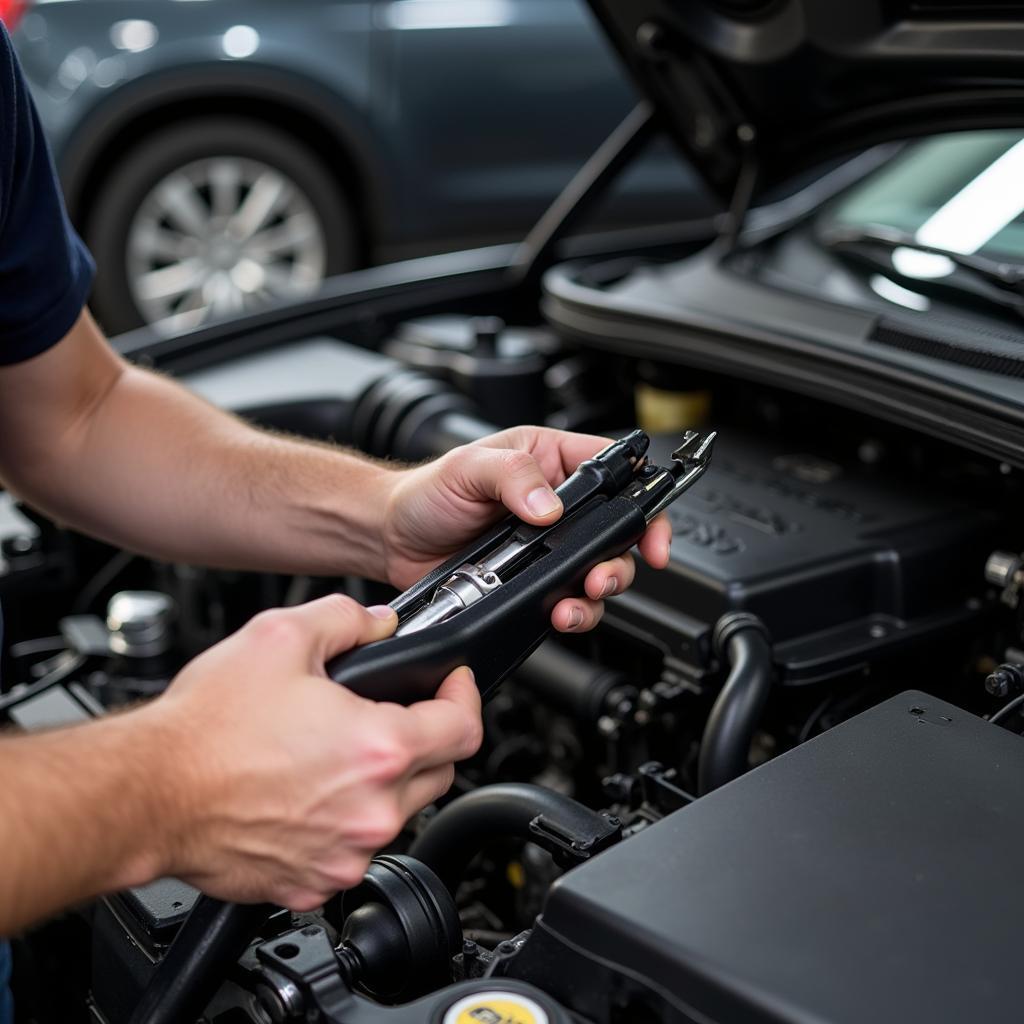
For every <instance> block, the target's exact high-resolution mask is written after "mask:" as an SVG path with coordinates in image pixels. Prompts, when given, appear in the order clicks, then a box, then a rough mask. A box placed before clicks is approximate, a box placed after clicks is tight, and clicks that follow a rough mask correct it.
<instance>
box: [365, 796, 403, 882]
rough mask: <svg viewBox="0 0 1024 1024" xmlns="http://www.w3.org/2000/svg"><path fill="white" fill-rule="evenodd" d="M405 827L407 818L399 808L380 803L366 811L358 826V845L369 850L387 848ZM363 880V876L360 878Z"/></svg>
mask: <svg viewBox="0 0 1024 1024" xmlns="http://www.w3.org/2000/svg"><path fill="white" fill-rule="evenodd" d="M404 825H405V818H404V817H403V816H402V815H401V813H400V812H399V810H398V807H397V806H395V805H393V804H391V803H390V802H388V803H378V805H377V806H376V807H374V808H373V810H368V811H366V812H365V813H364V814H363V816H362V819H361V820H360V821H359V822H358V824H357V825H356V827H355V829H354V831H355V833H356V840H357V844H358V845H359V846H360V847H366V848H368V849H374V850H376V849H379V848H380V847H382V846H387V844H388V843H390V842H391V840H392V839H394V838H395V837H396V836H397V835H398V834H399V832H401V831H402V827H403V826H404ZM359 877H360V878H362V874H360V876H359Z"/></svg>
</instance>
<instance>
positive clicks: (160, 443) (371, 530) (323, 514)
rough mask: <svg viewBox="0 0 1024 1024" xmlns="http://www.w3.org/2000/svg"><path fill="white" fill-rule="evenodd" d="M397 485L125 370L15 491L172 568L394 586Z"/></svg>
mask: <svg viewBox="0 0 1024 1024" xmlns="http://www.w3.org/2000/svg"><path fill="white" fill-rule="evenodd" d="M394 475H395V472H394V470H392V469H388V468H386V467H384V466H382V465H380V464H378V463H374V462H371V461H368V460H365V459H363V458H360V457H358V456H355V455H352V454H350V453H347V452H344V451H343V450H341V449H335V448H329V447H327V446H324V445H316V444H309V443H305V442H301V441H293V440H289V439H286V438H280V437H275V436H272V435H269V434H266V433H263V432H260V431H258V430H255V429H254V428H252V427H250V426H248V425H246V424H244V423H242V422H241V421H240V420H238V419H236V418H235V417H233V416H230V415H228V414H227V413H224V412H222V411H221V410H219V409H216V408H213V407H212V406H210V405H208V404H207V403H206V402H204V401H202V400H201V399H199V398H197V397H196V396H195V395H192V394H191V393H189V392H187V391H185V390H184V389H183V388H181V387H179V386H178V385H177V384H175V383H174V382H172V381H170V380H167V379H166V378H162V377H159V376H157V375H155V374H151V373H148V372H146V371H143V370H139V369H135V368H124V369H123V370H122V371H121V372H120V373H119V374H117V376H116V380H114V381H113V383H112V384H111V386H110V387H109V388H108V389H107V391H106V392H105V394H104V395H103V398H102V400H101V401H98V402H97V403H96V404H95V406H94V407H93V408H92V409H91V410H90V411H89V413H88V415H87V416H84V417H82V419H81V422H80V423H79V424H78V426H77V428H76V430H75V431H73V432H70V433H69V434H67V435H65V437H64V440H63V443H62V444H60V445H53V446H51V447H50V448H49V449H48V451H47V452H46V455H45V458H42V459H40V458H38V457H37V458H35V459H34V460H32V463H31V471H30V472H24V473H20V474H17V478H15V479H12V480H11V484H12V485H13V486H14V488H15V489H16V490H17V491H18V492H19V493H20V494H22V496H23V497H25V498H26V499H27V500H29V501H30V502H31V503H33V504H35V505H38V506H39V507H40V508H41V509H42V510H43V511H44V512H46V513H47V514H49V515H51V516H54V517H55V518H57V519H59V520H60V521H62V522H65V523H67V524H68V525H71V526H74V527H75V528H76V529H79V530H82V531H83V532H85V533H89V534H91V535H93V536H97V537H100V538H102V539H104V540H107V541H109V542H111V543H113V544H117V545H119V546H122V547H126V548H130V549H132V550H136V551H140V552H143V553H146V554H149V555H152V556H155V557H158V558H163V559H166V560H168V561H184V562H193V563H200V564H204V565H213V566H218V567H222V568H239V569H260V570H266V571H279V572H302V573H320V574H337V573H344V572H352V573H357V574H359V575H365V576H370V577H376V578H381V577H383V574H384V569H383V557H382V552H381V549H380V530H379V527H380V518H381V513H382V508H383V506H384V504H385V503H386V500H387V494H388V491H389V487H390V481H391V479H392V478H393V477H394ZM12 476H13V474H12Z"/></svg>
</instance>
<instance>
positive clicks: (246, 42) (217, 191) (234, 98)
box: [0, 0, 706, 332]
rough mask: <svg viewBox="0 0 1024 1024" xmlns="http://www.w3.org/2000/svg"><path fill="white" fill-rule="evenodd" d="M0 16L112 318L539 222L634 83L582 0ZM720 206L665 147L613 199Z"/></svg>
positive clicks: (240, 0)
mask: <svg viewBox="0 0 1024 1024" xmlns="http://www.w3.org/2000/svg"><path fill="white" fill-rule="evenodd" d="M0 14H3V16H4V17H5V20H6V21H7V23H8V25H9V26H12V27H13V28H14V30H15V31H14V39H15V42H16V46H17V49H18V52H19V54H20V57H21V60H22V62H23V64H24V67H25V72H26V74H27V76H28V79H29V82H30V84H31V87H32V91H33V94H34V96H35V99H36V102H37V104H38V106H39V110H40V113H41V116H42V118H43V122H44V125H45V127H46V131H47V133H48V135H49V138H50V142H51V145H52V146H53V149H54V153H55V158H56V161H57V164H58V167H59V171H60V174H61V178H62V181H63V184H64V188H65V192H66V195H67V201H68V205H69V209H70V212H71V215H72V219H73V220H74V222H75V223H76V225H77V226H78V228H79V230H80V231H81V232H82V234H83V236H84V238H85V240H86V242H87V243H88V245H89V246H90V248H91V249H92V251H93V253H94V255H95V257H96V260H97V263H98V265H99V268H100V274H99V277H98V280H97V284H96V290H95V294H94V297H93V304H94V307H95V309H96V311H97V313H98V314H99V316H100V318H101V320H102V321H103V324H104V326H105V327H106V328H107V330H108V331H110V332H117V331H120V330H125V329H128V328H131V327H134V326H138V325H139V324H140V323H143V322H147V323H149V322H153V321H158V320H167V324H166V327H167V328H168V329H170V330H178V329H182V328H187V327H190V326H194V325H196V324H198V323H201V322H203V321H204V320H205V319H207V318H210V317H214V316H222V315H226V314H231V313H237V312H240V311H242V310H244V309H247V308H251V307H252V306H254V305H256V304H258V303H260V302H262V301H265V300H268V299H281V298H299V297H302V296H306V295H309V294H311V293H313V292H315V291H316V289H317V287H318V286H319V284H320V282H321V281H322V280H323V279H324V278H325V277H326V276H328V275H332V274H336V273H340V272H342V271H346V270H351V269H353V268H356V267H359V266H363V265H366V264H368V263H373V262H379V261H382V260H389V259H393V258H398V257H406V256H410V255H418V254H422V253H425V252H429V251H435V252H436V251H441V250H444V249H452V248H460V247H463V246H465V245H468V244H479V243H486V242H492V241H499V240H503V239H507V238H513V237H521V235H522V233H523V232H524V231H525V229H526V228H527V227H528V226H529V225H530V224H531V223H532V221H533V220H535V219H536V217H537V215H538V214H539V213H540V211H541V210H542V209H543V207H544V206H545V205H546V203H548V202H549V201H550V200H551V199H552V198H553V197H554V196H555V195H556V194H557V192H558V191H559V190H560V188H561V187H562V186H563V185H564V184H565V183H566V182H567V181H568V180H569V179H570V177H571V176H572V174H573V173H574V172H575V171H576V170H577V169H578V167H579V166H580V165H581V164H582V163H583V162H584V160H585V159H586V158H587V156H589V155H590V153H591V152H592V151H593V150H594V149H595V148H596V147H597V145H598V144H599V143H600V142H601V141H602V139H604V138H605V136H606V135H607V134H608V132H609V131H610V130H611V129H612V128H613V127H614V125H615V124H616V122H617V121H618V120H619V119H620V118H621V117H622V116H623V115H624V114H625V113H626V112H627V111H628V110H629V108H630V106H631V105H632V104H633V103H634V101H635V97H634V94H633V92H632V88H631V87H630V86H629V85H628V84H627V82H626V79H625V77H624V75H623V73H622V71H621V69H620V68H619V67H618V66H617V63H616V62H615V60H614V57H613V55H612V53H611V51H610V48H609V47H608V44H607V42H606V40H605V39H604V38H603V36H602V35H601V33H600V32H599V30H598V29H597V26H596V24H594V23H593V19H592V16H591V15H590V13H589V12H588V11H587V10H586V9H585V8H584V5H583V4H582V3H580V2H579V0H292V2H290V3H280V2H278V0H211V2H207V3H189V4H183V3H180V2H178V0H49V2H46V3H36V2H34V0H6V2H5V3H0ZM526 55H529V56H528V57H527V56H526ZM666 154H667V150H666ZM681 180H682V187H681V185H680V181H681ZM688 185H692V189H691V188H689V187H688ZM705 208H706V202H705V201H704V200H703V198H702V197H701V196H700V194H699V192H698V191H697V189H696V185H695V183H694V182H693V179H692V178H690V179H687V178H683V179H680V176H679V169H678V161H677V160H676V159H675V158H674V157H671V156H668V155H666V156H665V157H663V158H661V159H657V158H656V159H651V160H648V161H647V162H646V163H645V164H644V165H643V166H642V167H641V169H640V170H639V172H638V173H637V174H635V175H633V177H632V179H631V184H628V185H627V187H626V189H625V195H624V197H623V200H622V201H621V202H620V203H619V204H617V214H616V215H615V216H613V215H612V214H609V220H613V219H616V217H617V219H619V220H622V221H625V222H630V223H636V222H637V221H638V220H652V219H661V218H665V217H666V216H671V217H680V216H682V217H686V216H692V215H697V214H699V213H702V212H703V211H704V209H705Z"/></svg>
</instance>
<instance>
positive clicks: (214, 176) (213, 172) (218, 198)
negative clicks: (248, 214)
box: [209, 159, 242, 223]
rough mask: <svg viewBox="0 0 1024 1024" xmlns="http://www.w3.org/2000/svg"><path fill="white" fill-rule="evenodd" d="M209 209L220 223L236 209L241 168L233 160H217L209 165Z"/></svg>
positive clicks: (225, 221)
mask: <svg viewBox="0 0 1024 1024" xmlns="http://www.w3.org/2000/svg"><path fill="white" fill-rule="evenodd" d="M209 180H210V209H211V212H212V213H213V216H214V217H215V218H216V219H217V220H218V221H219V222H222V223H227V221H228V220H230V219H231V217H232V216H233V215H234V214H235V213H236V212H237V211H238V199H239V195H240V192H241V184H242V170H241V168H240V167H239V166H238V163H237V162H236V161H234V160H229V159H223V160H217V161H215V162H214V163H213V165H212V166H211V167H210V175H209Z"/></svg>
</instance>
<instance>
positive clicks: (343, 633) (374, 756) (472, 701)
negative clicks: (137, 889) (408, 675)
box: [139, 595, 482, 910]
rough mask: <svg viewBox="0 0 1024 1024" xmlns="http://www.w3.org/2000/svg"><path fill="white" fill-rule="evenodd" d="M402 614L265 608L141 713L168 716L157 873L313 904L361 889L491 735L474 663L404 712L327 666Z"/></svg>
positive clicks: (340, 604) (341, 602)
mask: <svg viewBox="0 0 1024 1024" xmlns="http://www.w3.org/2000/svg"><path fill="white" fill-rule="evenodd" d="M396 621H397V620H396V617H395V614H394V612H392V611H391V610H390V609H388V608H380V609H372V610H367V609H365V608H363V607H361V606H360V605H358V604H356V602H355V601H352V600H350V599H349V598H347V597H341V596H339V595H333V596H331V597H325V598H323V599H321V600H319V601H314V602H312V603H310V604H307V605H303V606H301V607H296V608H289V609H284V610H280V611H270V612H264V613H263V614H261V615H257V616H256V617H255V618H254V619H253V620H252V621H251V622H250V623H249V624H248V625H246V626H245V627H244V628H243V629H241V630H240V631H239V632H238V633H236V634H234V635H233V636H231V637H229V638H228V639H226V640H224V641H223V642H222V643H220V644H218V645H217V646H216V647H213V648H211V649H210V650H209V651H207V652H206V653H205V654H203V655H201V656H200V657H199V658H197V659H196V660H195V661H193V662H191V663H190V664H189V665H187V666H186V667H185V669H184V670H183V671H182V672H181V674H180V675H179V676H178V677H177V679H175V681H174V682H173V684H172V685H171V686H170V688H169V689H168V690H167V692H166V694H164V696H162V697H160V698H159V699H158V700H156V701H154V703H153V704H152V705H150V706H149V707H148V708H145V709H142V710H141V711H140V712H139V714H140V715H150V716H153V717H156V716H159V717H160V719H161V720H162V722H161V723H160V724H162V728H163V733H162V734H163V735H164V736H166V737H167V742H168V744H173V746H171V747H169V749H167V751H166V757H167V760H168V763H169V764H171V765H173V769H172V770H169V771H168V773H167V778H168V780H169V782H168V787H169V792H167V793H166V794H163V795H162V805H163V806H166V807H168V808H169V814H168V815H166V818H167V827H166V829H165V831H166V833H167V834H166V836H165V837H164V844H163V845H164V846H165V849H164V857H163V860H164V863H162V864H160V865H159V868H160V870H161V872H162V873H164V874H169V875H175V876H177V877H179V878H182V879H184V880H186V881H188V882H190V883H192V884H193V885H195V886H197V887H198V888H200V889H202V890H203V891H204V892H206V893H209V894H210V895H213V896H217V897H220V898H222V899H226V900H232V901H236V902H256V901H263V900H266V901H269V902H272V903H276V904H278V905H280V906H284V907H288V908H290V909H292V910H309V909H312V908H314V907H317V906H319V905H320V904H322V903H323V902H324V900H325V899H327V898H328V897H330V896H332V895H333V894H334V893H335V892H337V891H339V890H342V889H347V888H350V887H351V886H353V885H355V884H356V883H358V882H359V881H360V880H361V879H362V877H363V874H364V873H365V871H366V867H367V865H368V863H369V861H370V858H371V857H372V856H373V855H374V854H375V853H376V852H377V851H378V850H379V849H380V848H381V847H383V846H385V845H387V844H388V843H390V842H391V841H392V840H393V839H394V838H395V837H396V836H397V835H398V833H399V832H400V831H401V829H402V827H403V825H404V823H405V822H406V821H407V820H408V819H409V818H410V817H411V816H412V815H413V814H415V813H416V812H417V811H419V810H421V809H422V808H423V807H425V806H427V805H428V804H430V803H432V802H433V801H434V800H436V799H437V798H438V797H439V796H441V795H442V794H443V793H444V792H445V791H446V790H447V789H448V788H449V786H450V785H451V782H452V778H453V775H454V762H456V761H461V760H463V759H464V758H466V757H469V756H470V755H471V754H473V753H474V752H475V751H476V749H477V747H478V746H479V745H480V740H481V736H482V725H481V721H480V696H479V693H478V691H477V689H476V686H475V685H474V683H473V678H472V674H471V673H470V672H469V670H468V669H459V670H457V671H456V672H454V673H452V675H450V676H449V677H448V679H447V680H446V681H445V682H444V684H443V685H442V686H441V688H440V690H439V691H438V693H437V696H436V698H435V699H433V700H428V701H423V702H422V703H419V704H414V705H412V706H411V707H408V708H405V707H400V706H398V705H396V704H378V703H375V702H374V701H370V700H364V699H363V698H361V697H357V696H355V695H354V694H353V693H351V692H350V691H348V690H346V689H344V688H343V687H341V686H339V685H337V684H336V683H333V682H331V681H330V680H329V679H328V678H327V676H326V673H325V670H324V664H325V663H326V662H327V660H328V659H329V658H332V657H333V656H334V655H336V654H340V653H341V652H342V651H345V650H348V649H349V648H351V647H355V646H357V645H359V644H365V643H369V642H370V641H372V640H381V639H383V638H385V637H386V636H389V635H390V634H391V633H392V632H393V630H394V628H395V626H396ZM170 787H173V790H171V789H170Z"/></svg>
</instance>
